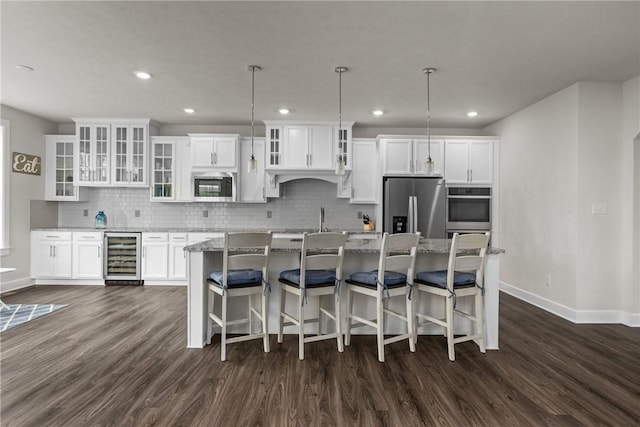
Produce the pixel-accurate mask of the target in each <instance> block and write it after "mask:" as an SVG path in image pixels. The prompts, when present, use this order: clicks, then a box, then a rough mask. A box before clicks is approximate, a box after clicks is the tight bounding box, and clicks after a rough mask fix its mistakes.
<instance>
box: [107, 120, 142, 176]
mask: <svg viewBox="0 0 640 427" xmlns="http://www.w3.org/2000/svg"><path fill="white" fill-rule="evenodd" d="M112 132H113V159H112V174H113V184H114V185H118V186H144V185H145V184H146V183H147V167H146V151H147V150H146V145H147V138H146V126H133V125H114V126H113V129H112Z"/></svg>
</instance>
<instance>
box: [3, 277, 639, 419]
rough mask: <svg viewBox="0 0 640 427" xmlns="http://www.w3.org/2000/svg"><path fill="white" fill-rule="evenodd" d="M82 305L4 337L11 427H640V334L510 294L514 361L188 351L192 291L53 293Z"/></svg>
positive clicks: (48, 299)
mask: <svg viewBox="0 0 640 427" xmlns="http://www.w3.org/2000/svg"><path fill="white" fill-rule="evenodd" d="M3 300H4V301H5V302H6V303H59V304H68V305H69V306H68V307H66V308H64V309H62V310H59V311H57V312H55V313H53V314H50V315H48V316H45V317H43V318H40V319H36V320H34V321H31V322H29V323H26V324H24V325H20V326H18V327H16V328H14V329H11V330H9V331H6V332H3V333H2V334H0V346H1V347H0V351H1V356H0V369H1V371H0V380H1V383H0V387H1V392H0V399H1V406H0V425H2V426H7V427H8V426H19V427H26V426H38V427H41V426H152V425H153V426H241V425H242V426H245V425H247V426H254V425H265V426H288V425H300V426H307V425H338V426H350V425H361V426H374V425H388V426H417V425H428V426H574V425H575V426H585V425H586V426H591V425H598V426H600V425H610V426H632V425H640V329H637V328H635V329H634V328H629V327H625V326H620V325H574V324H571V323H569V322H567V321H565V320H562V319H560V318H558V317H555V316H553V315H551V314H548V313H546V312H544V311H542V310H539V309H537V308H535V307H533V306H530V305H527V304H525V303H523V302H521V301H519V300H517V299H515V298H512V297H510V296H508V295H504V294H502V295H501V304H500V310H501V313H500V347H501V349H500V351H488V352H487V353H486V354H481V353H480V352H479V351H478V349H477V347H476V346H475V344H473V343H464V344H460V345H458V346H456V358H457V360H456V362H453V363H452V362H449V360H448V358H447V352H446V345H445V340H444V338H443V337H435V336H434V337H423V336H421V337H420V338H419V340H418V345H417V351H416V353H410V352H409V350H408V346H407V345H406V343H404V342H402V343H396V344H393V345H391V346H388V347H387V352H386V362H385V363H379V362H378V361H377V356H376V346H375V337H373V336H354V337H353V340H352V341H353V342H352V345H351V346H350V347H347V348H346V349H345V352H344V353H342V354H340V353H338V352H337V350H336V347H335V341H325V342H318V343H311V344H308V345H307V348H306V351H305V360H304V361H299V360H298V357H297V336H294V335H288V336H286V337H285V342H284V343H283V344H280V345H279V344H278V343H277V342H276V339H275V336H272V339H271V353H268V354H265V353H263V352H262V345H261V342H260V341H249V342H244V343H239V344H232V345H230V346H229V347H228V349H227V358H228V361H227V362H220V351H219V346H218V344H219V340H218V341H216V340H215V338H214V345H212V346H208V347H207V348H205V349H203V350H198V349H187V348H186V346H185V345H186V344H185V343H186V339H185V337H186V321H185V313H186V289H185V288H159V287H154V288H151V287H107V288H101V287H77V286H63V287H61V286H55V287H53V286H38V287H34V288H29V289H27V290H24V291H22V292H18V293H15V294H12V295H3Z"/></svg>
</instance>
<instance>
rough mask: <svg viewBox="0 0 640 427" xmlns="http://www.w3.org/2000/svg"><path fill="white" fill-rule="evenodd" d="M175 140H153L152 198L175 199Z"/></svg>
mask: <svg viewBox="0 0 640 427" xmlns="http://www.w3.org/2000/svg"><path fill="white" fill-rule="evenodd" d="M175 148H176V147H175V142H174V141H173V140H170V139H169V140H167V139H163V138H153V139H152V142H151V152H152V157H151V180H152V181H151V200H174V199H175V197H176V194H175V178H176V177H175Z"/></svg>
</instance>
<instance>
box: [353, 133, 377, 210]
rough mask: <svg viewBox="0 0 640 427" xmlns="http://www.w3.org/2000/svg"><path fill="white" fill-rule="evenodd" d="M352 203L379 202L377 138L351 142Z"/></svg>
mask: <svg viewBox="0 0 640 427" xmlns="http://www.w3.org/2000/svg"><path fill="white" fill-rule="evenodd" d="M351 147H352V153H353V156H352V158H353V160H352V171H351V200H350V201H351V203H378V201H379V198H378V194H379V188H380V173H379V168H378V149H377V142H376V140H375V139H356V138H354V139H353V141H352V144H351Z"/></svg>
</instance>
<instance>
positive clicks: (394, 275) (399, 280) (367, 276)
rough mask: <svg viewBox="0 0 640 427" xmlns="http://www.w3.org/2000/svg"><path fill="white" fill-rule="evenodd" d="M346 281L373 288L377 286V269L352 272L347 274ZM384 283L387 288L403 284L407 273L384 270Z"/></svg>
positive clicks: (405, 281)
mask: <svg viewBox="0 0 640 427" xmlns="http://www.w3.org/2000/svg"><path fill="white" fill-rule="evenodd" d="M347 283H351V284H354V285H360V286H367V287H371V288H375V287H377V286H378V270H373V271H360V272H358V273H353V274H352V275H351V276H349V279H348V280H347ZM384 284H385V285H386V286H387V288H397V287H400V286H404V285H406V284H407V275H406V274H404V273H398V272H395V271H385V272H384Z"/></svg>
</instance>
